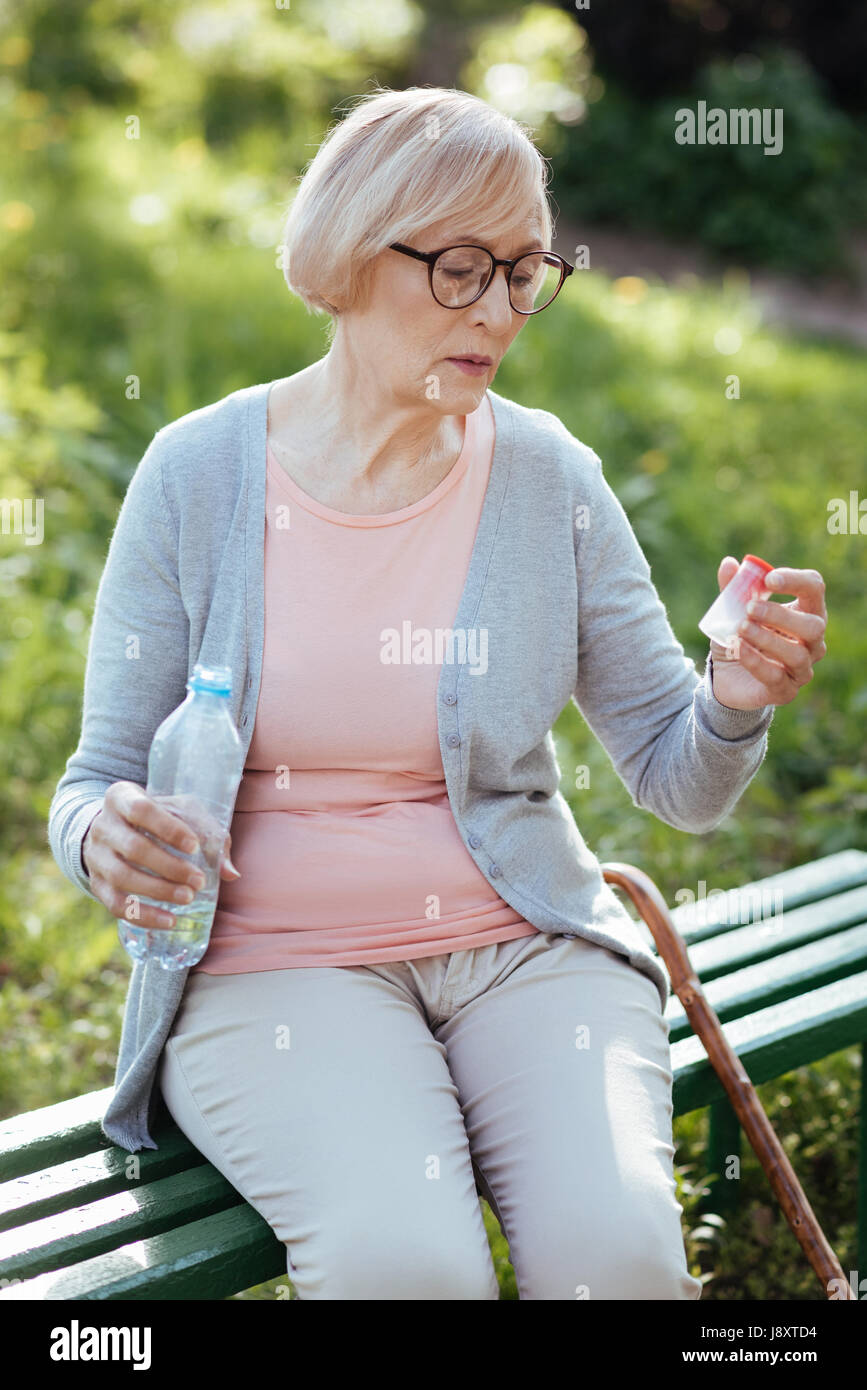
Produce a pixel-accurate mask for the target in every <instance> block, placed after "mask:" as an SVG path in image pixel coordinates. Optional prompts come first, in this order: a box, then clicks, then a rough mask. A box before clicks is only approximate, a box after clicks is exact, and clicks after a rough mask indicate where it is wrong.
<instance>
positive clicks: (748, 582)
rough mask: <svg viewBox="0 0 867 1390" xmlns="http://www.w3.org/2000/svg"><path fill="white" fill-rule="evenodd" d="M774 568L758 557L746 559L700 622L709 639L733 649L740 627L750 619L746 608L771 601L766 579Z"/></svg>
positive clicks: (752, 556)
mask: <svg viewBox="0 0 867 1390" xmlns="http://www.w3.org/2000/svg"><path fill="white" fill-rule="evenodd" d="M773 568H774V566H773V565H769V564H768V562H767V560H760V559H759V557H758V555H745V556H744V558H743V559H742V560H741V563H740V565H739V566H738V569H737V572H736V573H735V574H734V575H732V577H731V579H730V580H729V582H728V584H727V585H726V586H725V588H724V589H723V590H722V592H721V593H720V594H718V595H717V597H716V598H715V599H714V602H713V603H712V604H711V606H710V608H709V609H708V610H707V612H706V613H705V615H704V617H703V618H702V619H701V621H700V622H699V628H700V629H701V631H702V632H703V633H704V634H705V636H706V637H712V638H713V640H714V641H715V642H719V644H720V645H721V646H723V647H730V646H733V645H734V642H735V640H736V638H737V636H738V626H739V624H740V623H742V622H743V620H744V618H748V617H749V614H748V613H747V604H748V603H749V602H750V601H751V600H752V599H766V598H770V596H771V591H770V589H768V588H766V586H765V575H766V574H767V573H768V571H769V570H772V569H773Z"/></svg>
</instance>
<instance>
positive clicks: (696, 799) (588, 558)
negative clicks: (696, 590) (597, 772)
mask: <svg viewBox="0 0 867 1390" xmlns="http://www.w3.org/2000/svg"><path fill="white" fill-rule="evenodd" d="M586 452H587V453H588V454H589V455H590V459H589V463H588V465H587V467H586V468H584V469H582V474H581V476H582V489H581V491H582V497H581V502H582V503H583V504H584V510H582V511H581V512H580V520H581V522H582V523H583V524H582V525H580V526H579V525H578V524H577V522H576V561H577V565H576V568H577V582H578V666H577V681H576V685H575V690H574V692H573V699H574V702H575V704H576V705H577V707H578V709H579V710H580V711H581V713H582V715H583V716H584V719H585V720H586V722H587V724H588V725H589V727H590V728H591V729H592V730H593V732H594V734H595V735H596V737H597V738H598V739H599V740H600V742H601V743H602V745H603V747H604V748H605V750H606V752H607V753H608V755H609V757H610V758H611V761H612V763H613V765H614V768H615V770H616V772H617V774H618V776H619V777H620V779H621V781H622V782H623V783H624V785H625V786H626V788H627V790H628V791H629V793H630V795H631V797H632V800H633V804H634V805H636V806H639V807H641V808H642V809H644V810H647V811H652V812H653V814H654V815H656V816H657V817H658V818H659V819H660V820H662V821H665V822H666V824H668V825H672V826H675V827H676V828H677V829H678V830H687V831H692V832H694V833H699V834H700V833H703V832H705V831H708V830H712V829H713V828H714V827H715V826H716V825H718V824H719V822H720V821H721V820H722V819H723V818H724V817H725V816H726V815H728V813H729V812H730V811H731V810H732V808H733V807H734V806H735V804H736V803H737V801H738V799H739V797H740V796H741V794H742V793H743V791H744V789H745V788H746V787H747V786H748V784H749V782H750V781H751V779H752V777H753V776H754V774H755V773H756V771H757V769H758V768H759V766H760V764H761V762H762V760H763V758H764V756H765V752H766V749H767V731H768V728H769V726H770V723H771V720H772V717H773V710H774V707H773V706H772V705H765V706H764V707H763V708H761V709H755V710H735V709H730V708H729V707H728V706H727V705H723V704H721V703H720V701H719V700H717V698H716V696H715V695H714V693H713V687H712V684H711V681H712V670H711V663H710V660H709V659H708V661H707V663H706V666H705V671H704V674H703V676H701V677H700V676H699V675H698V673H697V672H696V669H695V664H694V662H693V661H692V660H691V659H690V658H689V657H688V656H687V655H686V653H685V651H684V649H683V646H682V645H681V643H680V642H679V641H678V640H677V638H676V637H675V635H674V632H673V631H672V628H671V624H670V623H669V620H668V614H667V611H666V609H665V606H664V604H663V602H662V600H661V599H660V597H659V595H658V594H657V592H656V589H655V587H654V584H653V581H652V579H651V573H650V565H649V564H648V562H647V559H646V558H645V556H644V553H643V551H642V550H641V547H640V545H639V543H638V540H637V538H636V536H635V533H634V531H633V529H632V526H631V525H630V522H629V519H628V517H627V515H626V512H625V511H624V509H623V507H622V505H621V503H620V501H619V499H618V498H617V497H616V496H615V494H614V492H613V491H612V489H611V487H610V485H609V484H608V482H607V480H606V478H605V476H604V473H603V471H602V465H601V462H600V460H599V458H598V456H597V455H596V454H594V453H593V451H592V450H587V451H586ZM714 578H715V577H714ZM711 597H712V596H711V595H708V602H710V599H711ZM697 599H698V596H697Z"/></svg>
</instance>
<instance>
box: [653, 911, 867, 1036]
mask: <svg viewBox="0 0 867 1390" xmlns="http://www.w3.org/2000/svg"><path fill="white" fill-rule="evenodd" d="M865 968H867V923H865V924H864V925H862V926H858V927H851V928H850V929H849V930H848V931H842V932H838V933H837V935H836V936H832V937H830V938H827V939H825V938H823V939H822V940H820V941H811V942H810V944H809V945H807V946H798V947H796V948H795V949H794V950H792V951H785V952H784V953H783V954H782V955H780V956H774V957H772V959H770V960H766V961H759V962H757V963H756V964H754V965H747V966H744V968H743V969H742V970H735V971H733V972H732V973H731V974H730V975H720V976H719V977H718V978H717V979H715V980H711V982H710V983H709V984H707V985H705V986H704V993H705V997H706V998H707V1001H708V1003H709V1004H710V1006H711V1008H712V1009H713V1010H714V1011H715V1012H716V1014H717V1016H718V1017H719V1019H720V1022H722V1023H726V1022H728V1021H729V1020H730V1019H733V1018H741V1017H742V1016H743V1015H744V1014H749V1013H754V1012H756V1010H758V1009H763V1008H768V1007H769V1006H770V1005H771V1004H779V1003H780V1002H781V1001H782V1000H784V999H791V998H792V997H793V996H794V995H796V994H806V993H807V992H808V991H809V990H813V989H819V988H820V987H821V986H822V985H827V984H831V983H832V982H833V981H834V980H843V979H846V977H847V976H849V975H855V974H857V972H858V971H859V970H864V969H865ZM702 984H704V981H703V980H702ZM665 1017H666V1019H667V1020H668V1024H669V1040H670V1041H671V1042H672V1043H675V1042H679V1041H680V1039H681V1038H685V1037H689V1036H691V1034H692V1025H691V1024H690V1021H689V1019H688V1017H687V1013H686V1010H685V1008H684V1007H683V1005H682V1004H681V1002H680V1000H679V999H678V997H677V995H676V994H673V995H672V996H671V998H670V999H669V1001H668V1005H667V1006H666V1010H665Z"/></svg>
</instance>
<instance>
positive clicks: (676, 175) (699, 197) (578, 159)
mask: <svg viewBox="0 0 867 1390" xmlns="http://www.w3.org/2000/svg"><path fill="white" fill-rule="evenodd" d="M699 101H703V102H705V103H706V109H707V111H708V112H710V111H711V110H712V109H715V108H718V109H721V110H722V111H724V112H726V113H728V112H729V111H732V110H740V109H746V110H751V109H757V110H759V111H762V110H767V111H769V112H774V111H776V110H779V111H780V112H781V113H782V116H781V118H780V122H781V123H780V127H779V129H780V131H781V134H782V149H781V151H780V153H777V154H773V153H770V154H765V151H764V147H763V145H761V144H758V145H756V144H719V145H711V144H699V143H696V144H678V143H677V141H676V140H675V138H674V131H675V128H676V126H677V118H676V113H677V112H678V111H679V110H681V109H688V110H691V111H693V112H696V111H697V109H698V103H699ZM774 129H775V127H774V121H773V119H772V120H771V125H770V132H769V133H770V134H771V135H772V136H773V132H774ZM769 144H771V146H772V147H774V148H775V145H774V141H773V139H772V140H771V141H769ZM553 152H554V158H555V162H556V165H557V170H558V177H559V179H560V180H561V184H560V189H561V193H560V201H561V205H562V208H563V211H564V213H566V214H568V215H569V217H570V218H571V219H572V221H575V222H578V223H579V224H580V221H581V220H582V219H587V220H588V221H593V220H597V221H606V222H612V223H615V224H617V225H618V226H624V227H631V228H649V229H653V230H654V231H656V232H660V233H663V234H665V235H667V236H672V237H675V238H677V239H679V240H683V241H687V240H696V241H699V242H700V243H701V244H702V245H703V246H705V247H707V248H708V250H710V251H712V252H715V253H717V254H718V255H719V256H721V257H724V258H728V259H732V258H733V259H736V260H737V261H741V262H744V263H746V264H754V265H759V264H762V265H767V266H771V267H773V268H775V269H779V270H785V271H794V272H798V273H801V274H808V275H827V274H831V273H838V274H844V275H849V276H853V277H854V276H855V274H856V273H857V271H856V268H855V266H854V264H853V263H852V261H851V256H850V252H849V248H848V242H847V238H848V234H849V233H851V232H852V231H854V230H855V229H856V228H858V227H863V225H864V222H865V219H867V165H865V159H864V121H863V118H862V119H861V120H860V121H858V120H856V119H854V118H851V117H849V116H847V115H846V114H845V113H844V112H842V111H840V110H838V109H837V108H836V107H834V106H833V105H832V104H831V103H830V101H829V100H828V98H827V97H826V96H825V94H824V93H823V91H822V88H821V85H820V83H819V81H818V79H817V78H816V76H815V74H814V73H813V71H812V70H811V68H810V67H809V65H808V64H807V63H806V61H805V60H804V59H802V58H800V57H798V56H796V55H794V54H790V53H786V52H785V51H780V52H774V51H770V52H768V53H767V54H765V55H764V57H763V58H762V59H759V58H758V57H750V58H749V59H746V58H742V59H739V60H737V59H736V60H730V59H726V60H722V59H720V60H717V61H715V62H713V63H711V64H710V65H709V66H708V67H707V68H705V69H703V70H702V71H701V72H699V73H698V74H697V75H696V78H695V80H694V82H693V84H692V85H691V87H689V89H688V90H686V91H684V92H683V93H681V94H680V95H679V96H678V97H666V98H657V99H656V100H655V101H653V102H652V103H650V104H648V103H647V102H642V101H641V100H639V99H638V98H637V97H635V96H634V95H633V94H632V93H630V92H628V91H626V90H625V89H623V88H622V87H620V86H618V85H617V84H616V83H611V84H610V85H609V86H608V87H607V88H606V90H605V92H604V95H602V96H601V97H600V98H599V99H598V100H597V101H595V102H594V103H592V104H591V105H589V107H588V110H587V115H586V118H585V119H584V120H583V121H582V123H581V124H580V125H579V126H577V127H576V128H575V129H573V130H570V129H568V128H561V130H560V131H559V132H555V139H554V151H553Z"/></svg>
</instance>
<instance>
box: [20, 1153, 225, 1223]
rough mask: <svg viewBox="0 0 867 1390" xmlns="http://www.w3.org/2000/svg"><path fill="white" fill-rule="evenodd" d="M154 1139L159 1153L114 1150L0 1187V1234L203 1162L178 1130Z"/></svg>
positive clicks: (95, 1154)
mask: <svg viewBox="0 0 867 1390" xmlns="http://www.w3.org/2000/svg"><path fill="white" fill-rule="evenodd" d="M154 1138H155V1139H156V1142H157V1143H158V1144H159V1148H158V1149H142V1150H141V1151H140V1152H139V1153H137V1154H135V1155H132V1154H128V1153H127V1151H126V1150H125V1149H121V1148H117V1147H115V1145H112V1146H111V1147H110V1148H107V1149H99V1150H97V1152H96V1153H90V1154H85V1155H84V1157H83V1158H72V1159H70V1160H69V1161H68V1162H67V1163H58V1164H55V1165H54V1166H53V1167H50V1168H43V1169H42V1170H41V1171H39V1172H36V1173H25V1174H24V1175H23V1176H22V1177H19V1178H12V1179H10V1181H9V1182H5V1183H2V1184H0V1231H8V1230H10V1229H11V1228H12V1227H13V1226H20V1225H22V1224H23V1223H24V1222H25V1221H39V1220H41V1219H42V1218H43V1217H46V1216H52V1215H53V1214H54V1213H55V1212H60V1211H66V1210H68V1208H70V1207H73V1206H81V1205H82V1204H83V1203H85V1202H95V1201H96V1200H97V1198H99V1197H109V1196H111V1195H112V1193H115V1192H136V1191H138V1189H139V1187H140V1186H142V1185H143V1184H145V1183H149V1182H155V1181H156V1180H157V1179H158V1178H168V1177H171V1175H172V1174H173V1173H181V1172H183V1171H184V1169H186V1168H194V1167H196V1166H198V1164H200V1163H201V1162H202V1156H201V1154H200V1153H199V1152H198V1151H197V1150H196V1149H194V1148H193V1146H192V1144H191V1143H190V1141H189V1139H188V1138H187V1136H186V1135H185V1134H182V1133H181V1131H180V1130H179V1129H177V1127H173V1128H172V1129H170V1130H165V1129H164V1130H163V1131H162V1132H160V1133H156V1134H155V1135H154ZM133 1161H136V1162H137V1164H138V1173H139V1176H138V1178H132V1177H129V1176H127V1173H128V1167H127V1165H128V1164H131V1163H132V1162H133Z"/></svg>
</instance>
